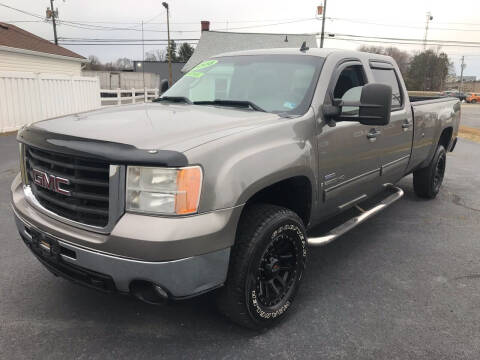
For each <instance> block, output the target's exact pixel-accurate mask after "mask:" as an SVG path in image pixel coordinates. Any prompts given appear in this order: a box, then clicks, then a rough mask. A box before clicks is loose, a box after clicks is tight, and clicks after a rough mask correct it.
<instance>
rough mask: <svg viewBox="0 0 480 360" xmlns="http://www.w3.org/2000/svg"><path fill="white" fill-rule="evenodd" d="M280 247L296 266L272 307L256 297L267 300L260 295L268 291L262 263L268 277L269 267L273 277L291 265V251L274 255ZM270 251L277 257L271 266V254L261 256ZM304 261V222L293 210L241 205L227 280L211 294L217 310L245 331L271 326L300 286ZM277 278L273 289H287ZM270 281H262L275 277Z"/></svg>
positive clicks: (305, 242)
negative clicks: (215, 292) (282, 292)
mask: <svg viewBox="0 0 480 360" xmlns="http://www.w3.org/2000/svg"><path fill="white" fill-rule="evenodd" d="M278 239H280V240H278ZM278 241H281V242H280V243H279V242H278ZM279 244H280V245H279ZM280 246H281V247H282V248H283V249H284V250H283V251H285V246H287V248H289V249H290V251H291V253H292V254H293V257H294V258H295V264H296V265H295V266H296V268H295V271H293V270H291V272H289V274H290V275H289V276H290V277H289V279H290V280H289V281H288V284H290V287H288V290H285V293H284V294H283V297H282V295H278V298H277V299H276V300H278V303H275V304H273V305H272V303H273V302H269V303H268V305H269V306H266V305H265V304H263V303H262V301H265V302H266V300H269V299H270V298H269V297H268V296H267V295H266V294H269V292H268V289H265V286H266V285H265V283H266V281H265V277H266V275H265V274H266V270H265V267H266V266H268V274H269V276H273V275H272V274H276V273H273V269H274V268H275V265H278V266H277V270H276V271H278V274H277V276H280V275H281V274H282V272H281V271H283V274H285V273H286V272H288V271H290V270H288V271H287V270H281V269H282V268H284V269H287V268H289V266H290V265H291V264H292V263H293V260H292V258H293V257H292V255H283V257H282V255H279V254H281V251H280V250H279V249H278V248H277V247H280ZM275 253H276V254H277V255H279V256H278V258H279V259H282V260H281V261H279V262H278V264H274V265H273V267H272V265H271V264H272V260H271V259H272V258H273V257H269V258H268V259H269V260H268V261H267V262H268V263H267V264H266V263H265V262H266V260H265V259H266V258H267V257H268V256H270V255H271V254H275ZM287 253H288V252H287ZM284 254H285V252H284ZM288 254H289V253H288ZM306 259H307V235H306V232H305V226H304V224H303V222H302V220H301V219H300V218H299V217H298V215H297V214H295V213H294V212H293V211H291V210H289V209H286V208H283V207H280V206H274V205H268V204H254V205H252V206H250V207H249V208H247V209H245V211H244V214H242V218H241V219H240V222H239V225H238V230H237V237H236V241H235V245H234V246H233V248H232V252H231V255H230V265H229V270H228V277H227V281H226V284H225V286H224V287H223V288H222V289H220V291H219V293H218V296H217V304H218V308H219V310H220V311H221V312H222V313H223V314H224V315H226V316H227V317H228V318H230V319H231V320H232V321H234V322H235V323H237V324H239V325H241V326H244V327H247V328H250V329H256V330H261V329H266V328H269V327H272V326H274V325H275V324H276V323H278V322H279V321H281V320H282V319H283V318H284V317H285V315H286V314H287V313H288V312H289V311H288V310H290V307H291V305H292V302H293V299H294V297H295V295H296V293H297V291H298V287H299V285H300V281H301V278H302V274H303V270H304V269H305V265H306ZM287 260H288V261H289V263H288V264H285V263H284V261H287ZM282 264H283V265H285V266H282ZM297 265H298V266H297ZM279 269H280V270H279ZM281 278H282V280H283V282H282V283H280V284H281V285H282V286H279V283H277V284H276V286H275V288H277V287H279V288H280V289H282V290H284V289H287V286H283V285H284V284H285V283H287V281H285V279H284V275H282V276H281ZM260 279H263V280H260ZM275 279H276V278H275ZM275 279H273V280H268V281H267V282H270V281H273V282H274V285H275V281H277V280H275ZM292 281H293V282H292ZM267 287H270V286H267ZM270 290H271V289H270ZM277 290H278V289H277ZM262 293H263V295H262ZM276 294H277V292H276V291H275V292H273V295H276ZM262 296H263V297H262ZM262 299H263V300H262ZM270 305H271V306H270Z"/></svg>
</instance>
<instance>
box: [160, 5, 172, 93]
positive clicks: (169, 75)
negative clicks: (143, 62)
mask: <svg viewBox="0 0 480 360" xmlns="http://www.w3.org/2000/svg"><path fill="white" fill-rule="evenodd" d="M162 5H163V7H164V8H165V9H167V33H168V46H167V53H168V85H169V86H172V82H173V81H172V46H171V44H170V16H169V15H170V14H169V12H168V4H167V3H166V2H162Z"/></svg>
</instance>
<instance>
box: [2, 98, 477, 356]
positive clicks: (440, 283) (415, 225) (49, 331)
mask: <svg viewBox="0 0 480 360" xmlns="http://www.w3.org/2000/svg"><path fill="white" fill-rule="evenodd" d="M470 108H471V109H470ZM472 109H473V110H472ZM468 111H469V113H470V112H471V113H470V115H469V120H468V121H469V122H472V123H473V125H472V124H469V125H468V126H480V106H477V107H469V110H468ZM464 114H465V112H464ZM14 140H15V139H14V136H0V154H1V155H0V180H1V182H0V229H1V230H0V245H1V247H0V249H1V250H0V294H1V297H0V358H1V359H33V358H35V359H41V358H49V359H71V358H78V359H123V358H125V359H137V358H138V359H148V358H162V359H170V358H172V359H179V358H184V359H213V358H223V359H237V358H239V359H246V358H252V359H253V358H275V359H304V358H315V359H319V358H322V359H419V358H424V359H436V360H437V359H467V358H468V359H478V357H479V354H480V261H479V259H480V166H479V165H478V156H479V155H480V144H479V143H475V142H472V141H469V140H464V139H460V140H459V142H458V144H457V148H456V149H455V151H454V152H453V153H452V154H449V156H448V162H447V173H446V178H445V181H444V186H443V188H442V190H441V193H440V194H439V196H438V197H437V199H435V200H433V201H425V200H420V199H418V198H416V197H415V195H414V193H413V189H412V179H411V177H407V178H405V179H403V180H402V181H401V182H400V184H399V185H400V187H402V188H403V189H404V190H405V197H404V198H403V199H402V200H400V201H399V202H397V203H396V204H394V205H393V206H392V207H390V208H388V209H387V210H385V212H383V213H382V214H380V215H379V216H377V217H376V218H374V219H371V220H369V221H367V222H366V223H364V224H362V225H361V226H359V227H358V228H356V229H354V230H353V231H351V232H350V233H348V234H346V235H344V236H343V237H342V238H340V239H339V240H337V241H336V242H334V243H332V244H330V245H328V246H326V247H323V248H312V249H310V250H311V251H310V258H309V264H308V269H307V273H306V277H305V279H304V282H303V286H302V288H301V290H300V293H299V296H298V298H297V299H296V304H295V305H296V306H295V309H294V312H293V313H292V314H291V315H290V316H289V317H288V318H287V319H286V321H285V322H284V323H282V324H281V325H280V326H278V327H276V328H274V329H272V330H270V331H269V332H266V333H255V332H250V331H247V330H244V329H242V328H239V327H237V326H235V325H232V324H231V323H229V322H227V321H225V320H224V319H223V318H222V317H221V316H220V315H218V314H217V312H216V310H215V307H214V306H213V301H212V298H211V297H210V296H203V297H200V298H197V299H192V300H188V301H184V302H180V303H176V304H173V305H170V306H153V305H148V304H144V303H142V302H140V301H137V300H135V299H133V298H130V297H126V296H120V295H106V294H102V293H98V292H95V291H93V290H90V289H87V288H83V287H80V286H77V285H74V284H71V283H69V282H67V281H66V280H63V279H60V278H55V277H54V276H53V275H51V274H50V273H49V272H48V271H47V270H45V269H44V268H43V267H42V266H41V265H40V263H38V261H37V260H35V259H34V257H33V256H32V255H31V254H30V253H29V252H28V251H27V249H26V247H25V246H24V244H23V243H22V241H21V240H20V237H19V236H18V235H17V231H16V228H15V224H14V221H13V217H12V214H11V210H10V207H9V201H10V200H9V199H10V194H9V189H10V183H11V180H12V179H13V177H14V175H15V173H16V172H17V168H18V165H17V147H16V143H15V141H14Z"/></svg>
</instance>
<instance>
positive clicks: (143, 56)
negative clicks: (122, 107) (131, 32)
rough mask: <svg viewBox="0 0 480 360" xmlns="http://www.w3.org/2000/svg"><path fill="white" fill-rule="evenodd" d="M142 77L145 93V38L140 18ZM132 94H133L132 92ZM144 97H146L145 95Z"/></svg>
mask: <svg viewBox="0 0 480 360" xmlns="http://www.w3.org/2000/svg"><path fill="white" fill-rule="evenodd" d="M142 77H143V93H144V94H146V91H145V40H144V37H143V20H142ZM132 96H135V95H134V94H132ZM144 97H145V98H146V96H144ZM145 102H146V101H145Z"/></svg>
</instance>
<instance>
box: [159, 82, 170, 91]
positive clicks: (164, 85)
mask: <svg viewBox="0 0 480 360" xmlns="http://www.w3.org/2000/svg"><path fill="white" fill-rule="evenodd" d="M168 88H169V86H168V80H167V79H163V80H162V81H160V93H162V94H163V93H164V92H165V91H167V90H168Z"/></svg>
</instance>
